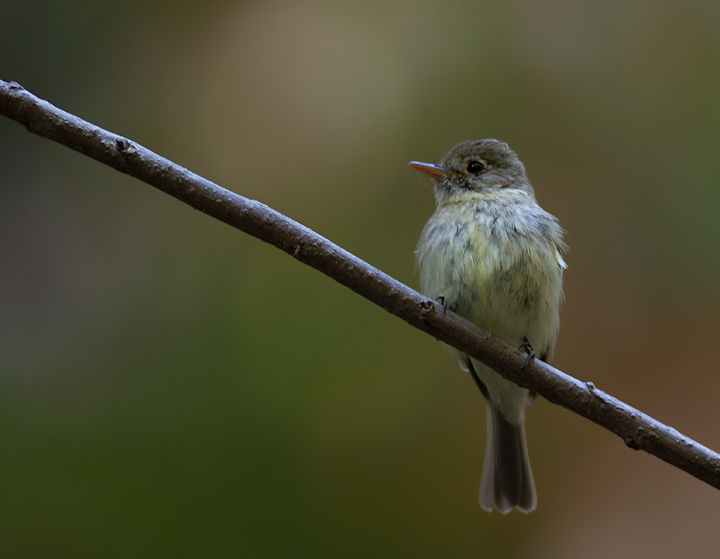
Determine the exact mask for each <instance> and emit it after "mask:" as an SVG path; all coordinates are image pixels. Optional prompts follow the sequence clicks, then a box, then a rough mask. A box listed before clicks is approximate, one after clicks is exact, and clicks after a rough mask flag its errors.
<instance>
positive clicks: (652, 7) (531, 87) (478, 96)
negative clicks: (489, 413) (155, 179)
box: [0, 0, 720, 558]
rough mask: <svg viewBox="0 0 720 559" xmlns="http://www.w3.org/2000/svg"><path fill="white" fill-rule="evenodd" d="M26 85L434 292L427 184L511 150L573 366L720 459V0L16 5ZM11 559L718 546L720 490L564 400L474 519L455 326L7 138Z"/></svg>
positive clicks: (1, 508)
mask: <svg viewBox="0 0 720 559" xmlns="http://www.w3.org/2000/svg"><path fill="white" fill-rule="evenodd" d="M0 74H1V75H0V77H1V78H2V79H5V80H16V81H18V82H20V83H21V84H22V85H23V86H25V87H26V88H28V89H29V90H31V91H32V92H34V93H35V94H37V95H39V96H40V97H43V98H46V99H48V100H50V101H51V102H53V103H54V104H56V105H58V106H60V107H61V108H64V109H66V110H68V111H70V112H73V113H76V114H78V115H79V116H82V117H83V118H85V119H87V120H90V121H91V122H94V123H96V124H98V125H100V126H103V127H105V128H107V129H109V130H112V131H114V132H117V133H120V134H123V135H126V136H128V137H130V138H132V139H134V140H136V141H138V142H140V143H142V144H144V145H145V146H147V147H149V148H150V149H153V150H155V151H157V152H159V153H160V154H162V155H165V156H166V157H169V158H170V159H172V160H174V161H176V162H178V163H180V164H182V165H184V166H186V167H188V168H190V169H192V170H194V171H196V172H197V173H199V174H201V175H204V176H205V177H207V178H209V179H211V180H213V181H216V182H217V183H219V184H221V185H223V186H225V187H227V188H230V189H232V190H235V191H236V192H239V193H241V194H243V195H245V196H248V197H251V198H256V199H258V200H261V201H263V202H265V203H267V204H269V205H271V206H272V207H274V208H276V209H277V210H279V211H281V212H284V213H286V214H288V215H289V216H291V217H293V218H294V219H296V220H298V221H300V222H302V223H303V224H305V225H307V226H309V227H311V228H313V229H315V230H316V231H318V232H320V233H321V234H323V235H325V236H327V237H329V238H330V239H331V240H333V241H335V242H336V243H338V244H340V245H342V246H343V247H345V248H347V249H348V250H350V251H352V252H354V253H355V254H357V255H358V256H360V257H362V258H364V259H366V260H367V261H369V262H370V263H372V264H374V265H376V266H377V267H379V268H381V269H382V270H384V271H385V272H387V273H389V274H391V275H393V276H394V277H396V278H398V279H399V280H401V281H403V282H405V283H407V284H409V285H411V286H413V287H417V286H418V277H417V275H415V274H414V272H413V268H414V261H413V250H414V247H415V242H416V240H417V238H418V236H419V233H420V230H421V228H422V226H423V224H424V222H425V221H426V220H427V219H428V217H429V216H430V214H431V213H432V211H433V207H434V200H433V196H432V192H431V186H430V184H429V181H428V180H426V179H425V178H424V177H423V176H421V175H420V174H419V173H416V172H414V171H413V170H411V169H409V168H408V167H407V165H406V163H407V161H409V160H411V159H419V160H426V161H437V160H439V159H440V158H441V157H442V155H443V154H444V153H445V152H446V151H448V150H449V149H450V148H451V147H452V146H453V145H455V144H456V143H458V142H460V141H463V140H467V139H477V138H483V137H497V138H500V139H503V140H505V141H507V142H508V143H509V144H510V145H511V146H512V147H513V148H514V149H515V150H516V151H517V152H518V153H519V154H520V156H521V158H522V160H523V161H524V163H525V165H526V167H527V169H528V172H529V176H530V179H531V180H532V182H533V184H534V186H535V189H536V192H537V195H538V199H539V201H540V203H541V204H542V205H543V207H545V208H546V209H547V210H549V211H550V212H552V213H553V214H555V215H557V216H558V217H559V218H560V220H561V223H562V224H563V226H564V227H565V228H566V229H567V231H568V236H567V241H568V244H569V245H570V247H571V252H570V253H569V254H568V255H567V261H568V264H569V269H568V270H567V274H566V304H565V306H564V309H563V312H562V329H561V333H560V338H559V342H558V346H557V351H556V357H555V362H554V364H555V365H556V366H557V367H559V368H560V369H562V370H564V371H566V372H568V373H570V374H572V375H574V376H577V377H578V378H580V379H582V380H588V381H593V382H594V383H595V384H596V385H597V386H598V387H599V388H601V389H603V390H606V391H607V392H609V393H611V394H613V395H615V396H617V397H619V398H621V399H623V400H625V401H627V402H628V403H630V404H631V405H634V406H636V407H638V408H640V409H641V410H643V411H645V412H647V413H649V414H651V415H653V416H655V417H657V418H658V419H660V420H661V421H663V422H666V423H669V424H670V425H672V426H674V427H676V428H678V429H679V430H680V431H682V432H683V433H685V434H687V435H688V436H690V437H693V438H695V439H697V440H699V441H700V442H702V443H703V444H705V445H707V446H709V447H711V448H716V449H718V448H720V408H719V407H718V405H717V398H718V393H720V374H719V372H720V365H719V364H718V347H719V344H718V338H719V337H720V281H719V280H720V207H719V205H720V188H719V187H720V154H719V152H718V149H719V147H720V4H718V3H717V2H708V1H684V2H672V1H662V0H660V1H658V0H652V1H650V0H644V1H639V2H632V3H630V2H620V1H610V2H607V1H602V2H601V1H590V2H588V1H581V0H543V1H534V0H514V1H509V2H502V3H501V2H488V1H478V2H457V3H441V2H430V1H427V0H415V1H412V2H411V1H402V0H383V1H374V0H371V1H366V2H363V3H358V2H352V3H351V2H340V3H338V2H330V1H326V0H316V1H311V0H307V1H306V0H299V1H289V0H285V1H283V0H276V1H257V2H228V1H214V2H210V1H204V2H190V1H187V2H168V1H147V0H143V1H133V0H130V1H127V2H85V1H77V0H66V1H65V2H62V3H61V2H42V1H37V2H34V1H27V2H4V3H2V4H0ZM0 177H1V178H0V555H2V556H3V557H22V558H36V557H37V558H41V557H42V558H44V557H53V558H61V557H73V558H83V557H88V558H90V557H93V558H94V557H109V558H112V557H135V558H142V557H148V558H157V557H173V558H178V557H217V558H222V557H263V558H264V557H369V556H372V557H411V556H412V557H534V558H538V557H539V558H574V557H585V558H596V557H597V558H600V557H602V558H606V557H629V556H632V557H637V556H647V557H650V556H652V557H659V558H662V557H678V556H682V557H708V556H712V555H714V554H715V553H716V552H717V549H718V547H719V546H720V530H718V520H719V519H720V493H718V492H717V490H714V489H712V488H711V487H710V486H708V485H705V484H703V483H702V482H700V481H698V480H696V479H694V478H692V477H690V476H689V475H687V474H685V473H684V472H681V471H679V470H677V469H675V468H673V467H671V466H669V465H667V464H665V463H663V462H661V461H659V460H657V459H656V458H654V457H651V456H649V455H647V454H644V453H638V452H634V451H632V450H629V449H628V448H626V447H625V445H624V444H623V442H622V441H621V440H619V439H618V438H617V437H616V436H615V435H612V434H610V433H608V432H606V431H604V430H603V429H601V428H600V427H598V426H596V425H594V424H592V423H590V422H588V421H586V420H584V419H581V418H578V417H576V416H575V415H573V414H571V413H569V412H567V411H565V410H563V409H560V408H558V407H556V406H553V405H551V404H549V403H548V402H546V401H544V400H542V399H539V400H538V401H537V402H536V404H535V405H533V406H532V407H531V408H530V409H529V410H528V423H527V429H528V441H529V450H530V456H531V461H532V464H533V469H534V473H535V478H536V482H537V486H538V495H539V504H538V508H537V511H536V512H534V513H533V514H531V515H522V514H520V513H513V514H510V515H508V516H501V515H499V514H497V513H495V514H487V513H485V512H484V511H482V510H481V509H480V508H479V506H478V503H477V492H478V487H479V482H480V474H481V470H482V462H483V453H484V446H485V410H484V404H483V402H482V398H481V397H480V395H479V394H478V391H477V390H476V388H475V387H474V385H473V382H472V380H471V379H470V378H469V376H468V375H467V374H464V373H462V372H461V371H460V370H459V368H458V367H457V364H456V363H455V362H453V361H452V359H451V358H450V357H449V356H448V355H447V353H446V352H445V351H444V350H443V349H442V347H441V346H440V344H439V343H437V342H436V341H435V340H434V339H432V338H430V337H428V336H427V335H425V334H422V333H420V332H418V331H415V330H414V329H412V328H410V327H409V326H407V325H406V324H405V323H403V322H401V321H400V320H398V319H397V318H395V317H393V316H391V315H389V314H388V313H386V312H385V311H383V310H381V309H379V308H377V307H375V306H374V305H372V304H370V303H369V302H367V301H365V300H363V299H361V298H360V297H358V296H356V295H355V294H353V293H352V292H351V291H349V290H348V289H346V288H344V287H341V286H340V285H338V284H336V283H334V282H333V281H331V280H329V279H327V278H326V277H324V276H322V275H321V274H319V273H317V272H315V271H314V270H312V269H309V268H307V267H305V266H303V265H301V264H299V263H298V262H296V261H295V260H293V259H292V258H290V257H288V256H287V255H285V254H284V253H281V252H280V251H278V250H276V249H275V248H273V247H270V246H268V245H265V244H263V243H262V242H260V241H257V240H255V239H253V238H250V237H248V236H246V235H244V234H242V233H239V232H238V231H235V230H233V229H231V228H229V227H227V226H225V225H223V224H221V223H219V222H216V221H214V220H213V219H210V218H208V217H207V216H205V215H203V214H201V213H199V212H197V211H194V210H192V209H190V208H189V207H186V206H184V205H183V204H182V203H179V202H178V201H176V200H174V199H172V198H170V197H168V196H167V195H165V194H162V193H160V192H158V191H155V190H154V189H153V188H151V187H149V186H147V185H145V184H142V183H139V182H138V181H136V180H134V179H131V178H129V177H127V176H124V175H121V174H119V173H117V172H115V171H113V170H111V169H109V168H106V167H103V166H102V165H100V164H98V163H96V162H94V161H92V160H90V159H87V158H85V157H83V156H81V155H79V154H77V153H74V152H71V151H70V150H68V149H66V148H63V147H61V146H59V145H55V144H53V143H51V142H49V141H46V140H42V139H40V138H38V137H35V136H32V135H30V134H28V133H27V132H26V131H25V130H24V129H23V128H21V127H20V126H19V125H17V124H16V123H14V122H11V121H9V120H7V119H2V120H0Z"/></svg>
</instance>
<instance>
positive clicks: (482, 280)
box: [421, 231, 561, 355]
mask: <svg viewBox="0 0 720 559" xmlns="http://www.w3.org/2000/svg"><path fill="white" fill-rule="evenodd" d="M471 233H472V231H468V234H467V235H458V234H454V235H444V236H443V238H444V242H442V243H434V244H433V245H432V246H429V247H426V252H425V253H424V254H422V260H421V266H422V268H421V284H422V289H423V292H424V293H425V294H426V295H428V296H429V297H433V298H435V299H437V298H439V297H444V298H445V301H446V303H447V304H448V306H449V308H451V309H453V310H455V312H457V313H458V314H460V315H461V316H463V317H465V318H467V319H469V320H471V321H472V322H474V323H475V324H477V325H478V326H480V327H481V328H484V329H486V330H488V331H489V332H491V333H493V334H495V335H496V336H498V337H500V338H502V339H503V340H505V341H506V342H508V343H510V344H512V345H514V346H515V347H518V346H520V345H521V344H523V342H524V341H525V340H528V341H529V342H530V343H531V345H533V347H534V348H535V349H536V351H537V352H538V354H539V355H542V353H544V352H546V351H547V350H548V348H549V347H550V346H551V345H553V344H554V340H555V336H556V333H557V327H558V321H559V319H558V307H559V304H560V297H561V295H560V289H561V288H560V285H561V279H560V268H559V266H558V264H557V260H556V256H555V253H554V249H553V247H552V246H550V245H549V243H546V242H543V241H542V240H540V242H532V241H529V240H525V241H526V242H522V243H518V242H511V241H508V240H505V241H504V242H502V241H498V240H496V239H493V238H492V237H490V236H485V235H482V234H477V235H473V234H471ZM536 346H537V347H536Z"/></svg>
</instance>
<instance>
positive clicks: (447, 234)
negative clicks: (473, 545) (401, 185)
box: [410, 140, 567, 513]
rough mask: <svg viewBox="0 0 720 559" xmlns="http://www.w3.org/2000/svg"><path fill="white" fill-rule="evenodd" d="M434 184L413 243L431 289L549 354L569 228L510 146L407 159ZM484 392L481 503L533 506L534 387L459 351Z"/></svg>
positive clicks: (470, 147)
mask: <svg viewBox="0 0 720 559" xmlns="http://www.w3.org/2000/svg"><path fill="white" fill-rule="evenodd" d="M410 165H411V166H412V167H414V168H415V169H417V170H419V171H422V172H423V173H425V174H427V175H429V176H430V177H431V178H432V179H433V181H434V182H435V199H436V202H437V209H436V211H435V213H434V214H433V216H432V217H431V218H430V221H428V222H427V224H426V225H425V227H424V229H423V232H422V235H421V236H420V241H419V243H418V246H417V250H416V257H417V264H418V267H419V268H420V284H421V289H422V291H423V293H424V294H425V295H427V296H428V297H431V298H433V299H441V298H442V300H443V301H444V302H445V304H446V305H447V308H448V309H450V310H453V311H455V312H456V313H458V314H459V315H461V316H463V317H465V318H467V319H468V320H470V321H472V322H474V323H475V324H477V325H478V326H480V327H481V328H484V329H485V330H487V331H488V332H490V333H491V334H493V335H495V336H498V337H499V338H501V339H503V340H504V341H506V342H507V343H509V344H511V345H513V346H514V347H517V348H522V349H524V350H525V351H527V352H528V356H529V358H530V357H534V356H535V355H537V356H538V357H539V358H540V359H542V360H543V361H547V360H549V359H551V358H552V355H553V350H554V348H555V340H556V339H557V334H558V329H559V327H560V318H559V311H560V303H561V301H562V298H563V293H562V276H563V269H564V268H565V267H566V264H565V262H564V261H563V258H562V252H563V251H565V250H567V246H566V245H565V243H563V230H562V228H561V227H560V225H559V224H558V221H557V219H556V218H555V217H554V216H552V215H551V214H549V213H548V212H546V211H545V210H543V209H542V208H541V207H540V206H539V205H538V203H537V201H536V200H535V193H534V191H533V188H532V186H531V185H530V181H529V180H528V178H527V175H526V174H525V167H524V166H523V164H522V163H521V162H520V160H519V159H518V157H517V155H516V154H515V152H514V151H512V150H511V149H510V148H509V147H508V145H507V144H505V143H503V142H499V141H497V140H477V141H471V142H463V143H461V144H458V145H457V146H455V147H454V148H453V149H452V150H451V151H450V152H449V153H448V154H447V155H446V156H445V157H443V159H442V161H441V162H440V163H439V164H438V165H433V164H430V163H419V162H416V161H412V162H411V163H410ZM450 351H451V353H452V354H453V355H454V356H455V357H457V358H458V359H459V361H460V367H461V368H462V369H463V370H465V371H469V372H470V373H472V375H473V377H474V379H475V381H476V382H477V384H478V386H479V387H480V390H481V391H482V393H483V395H484V396H485V399H486V400H487V418H488V419H487V433H488V435H487V448H486V451H485V467H484V469H483V476H482V482H481V484H480V506H482V508H484V509H485V510H487V511H492V510H493V509H497V510H499V511H500V512H501V513H508V512H510V511H511V510H512V509H513V508H517V509H519V510H521V511H523V512H530V511H532V510H534V509H535V506H536V504H537V495H536V492H535V483H534V481H533V475H532V471H531V469H530V462H529V460H528V454H527V445H526V443H525V404H526V402H528V401H530V399H531V394H530V393H529V391H528V390H527V389H525V388H521V387H519V386H518V385H516V384H515V383H513V382H511V381H509V380H506V379H504V378H503V377H502V376H500V375H499V374H498V373H496V372H495V371H493V370H492V369H490V368H489V367H487V366H486V365H483V364H482V363H481V362H479V361H477V360H475V359H472V358H470V357H468V356H467V355H465V354H463V353H461V352H459V351H458V350H456V349H453V348H450Z"/></svg>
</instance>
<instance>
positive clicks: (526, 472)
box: [480, 400, 537, 514]
mask: <svg viewBox="0 0 720 559" xmlns="http://www.w3.org/2000/svg"><path fill="white" fill-rule="evenodd" d="M487 412H488V413H487V415H488V423H487V425H488V427H487V429H488V438H487V449H486V451H485V466H484V468H483V476H482V483H481V484H480V506H481V507H482V508H484V509H485V510H486V511H488V512H490V511H492V510H493V509H496V510H498V511H500V512H501V513H503V514H507V513H508V512H510V511H511V510H512V509H513V508H517V509H518V510H520V511H522V512H531V511H533V510H535V506H536V505H537V495H536V493H535V482H534V480H533V475H532V470H531V469H530V461H529V459H528V453H527V445H526V443H525V423H524V422H523V423H520V425H513V424H511V423H510V422H509V421H508V420H507V419H505V418H504V417H503V415H502V414H501V413H500V411H499V410H498V409H497V408H496V407H495V406H494V405H493V404H492V402H491V401H490V400H488V401H487Z"/></svg>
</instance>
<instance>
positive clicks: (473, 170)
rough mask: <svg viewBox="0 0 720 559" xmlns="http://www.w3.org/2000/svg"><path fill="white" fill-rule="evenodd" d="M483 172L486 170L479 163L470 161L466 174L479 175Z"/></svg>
mask: <svg viewBox="0 0 720 559" xmlns="http://www.w3.org/2000/svg"><path fill="white" fill-rule="evenodd" d="M485 171H487V169H486V168H485V166H484V165H483V164H482V163H480V162H479V161H470V163H468V164H467V172H468V173H470V174H471V175H479V174H480V173H484V172H485Z"/></svg>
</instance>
